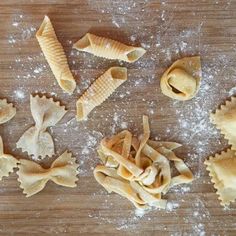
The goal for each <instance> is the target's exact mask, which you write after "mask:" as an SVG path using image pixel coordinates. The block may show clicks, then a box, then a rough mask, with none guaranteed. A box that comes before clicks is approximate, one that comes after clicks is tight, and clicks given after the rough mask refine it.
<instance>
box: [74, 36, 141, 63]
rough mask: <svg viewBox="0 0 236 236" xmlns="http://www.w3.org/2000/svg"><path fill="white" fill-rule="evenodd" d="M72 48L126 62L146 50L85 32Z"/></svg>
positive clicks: (132, 60)
mask: <svg viewBox="0 0 236 236" xmlns="http://www.w3.org/2000/svg"><path fill="white" fill-rule="evenodd" d="M73 48H76V49H77V50H79V51H83V52H89V53H92V54H93V55H95V56H98V57H104V58H107V59H118V60H123V61H126V62H135V61H137V60H138V59H139V58H140V57H142V56H143V55H144V53H145V52H146V50H145V49H143V48H141V47H133V46H127V45H125V44H123V43H120V42H117V41H115V40H112V39H108V38H104V37H99V36H96V35H94V34H90V33H87V34H86V35H85V36H84V37H83V38H81V39H80V40H78V41H77V42H76V43H75V44H74V46H73Z"/></svg>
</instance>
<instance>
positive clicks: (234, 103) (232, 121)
mask: <svg viewBox="0 0 236 236" xmlns="http://www.w3.org/2000/svg"><path fill="white" fill-rule="evenodd" d="M210 120H211V122H212V123H213V124H215V125H216V127H217V128H218V129H220V131H221V133H222V134H223V135H224V136H225V139H227V140H228V141H229V144H230V145H232V149H233V150H236V97H231V101H226V104H225V105H222V106H221V107H220V109H217V110H216V112H215V113H211V114H210Z"/></svg>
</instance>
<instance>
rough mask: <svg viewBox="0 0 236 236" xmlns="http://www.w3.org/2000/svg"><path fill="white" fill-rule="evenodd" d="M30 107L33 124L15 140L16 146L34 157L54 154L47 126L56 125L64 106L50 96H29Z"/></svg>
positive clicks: (63, 111) (61, 115)
mask: <svg viewBox="0 0 236 236" xmlns="http://www.w3.org/2000/svg"><path fill="white" fill-rule="evenodd" d="M30 109H31V113H32V116H33V118H34V121H35V126H33V127H31V128H29V129H28V130H26V131H25V133H24V134H23V135H22V136H21V138H20V139H19V140H18V142H17V144H16V145H17V148H21V149H22V151H23V152H27V153H28V154H29V155H33V156H34V157H36V158H37V157H41V158H44V157H46V156H49V157H51V156H52V155H54V143H53V139H52V136H51V135H50V134H49V133H48V132H47V128H48V127H51V126H54V125H56V124H57V123H58V122H59V121H60V120H61V119H62V117H63V116H64V115H65V113H66V110H65V107H64V106H60V103H59V102H54V101H53V99H52V98H46V97H45V96H43V97H39V96H38V95H36V96H35V97H33V96H32V95H31V96H30Z"/></svg>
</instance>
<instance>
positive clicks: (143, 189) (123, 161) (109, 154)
mask: <svg viewBox="0 0 236 236" xmlns="http://www.w3.org/2000/svg"><path fill="white" fill-rule="evenodd" d="M143 127H144V134H143V135H142V136H141V137H140V138H139V139H138V138H136V137H134V136H132V134H131V133H130V132H129V131H128V130H124V131H122V132H120V133H119V134H117V135H115V136H113V137H111V138H110V139H103V140H102V141H101V145H100V147H99V149H98V154H99V156H100V159H101V160H102V162H103V165H98V166H97V167H96V168H95V169H94V177H95V179H96V180H97V182H98V183H99V184H101V185H102V186H103V187H104V188H105V189H106V190H107V191H108V192H109V193H111V192H115V193H118V194H120V195H121V196H123V197H125V198H127V199H128V200H130V201H131V202H132V203H133V204H134V205H135V207H137V208H140V209H148V208H150V207H158V208H165V207H166V200H165V199H162V194H165V193H166V192H167V191H168V190H169V189H170V187H172V186H174V185H178V184H181V183H189V182H191V181H193V175H192V172H191V171H190V170H189V168H188V167H187V166H186V164H185V163H184V162H183V160H181V159H180V158H178V157H177V156H176V155H175V154H174V152H173V150H174V149H176V148H178V147H180V146H181V145H180V144H178V143H174V142H158V141H152V140H149V138H150V130H149V124H148V117H147V116H144V117H143ZM170 162H173V163H174V166H175V167H176V169H177V170H178V172H179V173H180V174H179V175H177V176H174V177H171V169H170Z"/></svg>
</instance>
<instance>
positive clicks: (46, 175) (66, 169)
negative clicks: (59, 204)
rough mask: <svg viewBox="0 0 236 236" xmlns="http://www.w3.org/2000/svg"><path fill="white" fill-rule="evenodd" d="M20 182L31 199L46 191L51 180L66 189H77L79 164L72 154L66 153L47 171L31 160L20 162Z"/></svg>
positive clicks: (18, 172)
mask: <svg viewBox="0 0 236 236" xmlns="http://www.w3.org/2000/svg"><path fill="white" fill-rule="evenodd" d="M18 167H19V170H18V171H17V174H18V181H19V182H20V187H21V188H22V189H23V193H24V194H26V197H30V196H32V195H34V194H36V193H38V192H40V191H41V190H43V189H44V187H45V185H46V184H47V182H48V181H49V180H51V181H53V182H54V183H55V184H58V185H61V186H65V187H71V188H73V187H76V181H77V180H78V177H77V174H78V164H76V159H75V158H73V157H72V155H71V153H69V152H67V151H65V152H64V153H63V154H62V155H61V156H59V157H58V158H57V159H56V160H55V161H54V162H53V163H52V165H51V167H50V168H48V169H45V168H43V167H41V166H40V165H39V164H37V163H36V162H33V161H29V160H24V159H21V160H20V164H19V166H18Z"/></svg>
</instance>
